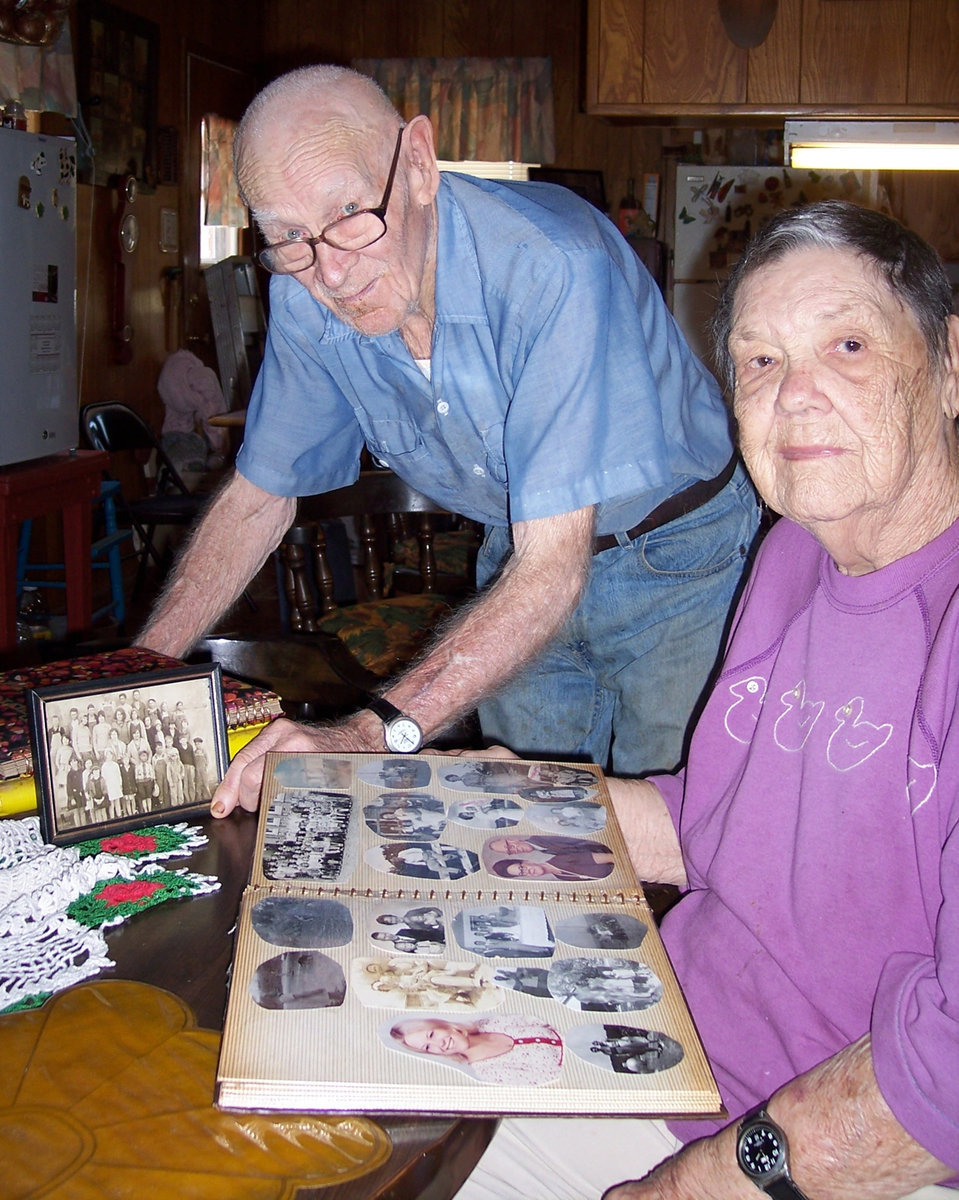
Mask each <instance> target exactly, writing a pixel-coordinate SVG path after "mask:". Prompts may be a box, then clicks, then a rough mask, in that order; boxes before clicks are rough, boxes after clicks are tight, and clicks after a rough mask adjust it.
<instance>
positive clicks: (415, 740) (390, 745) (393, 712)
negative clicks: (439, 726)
mask: <svg viewBox="0 0 959 1200" xmlns="http://www.w3.org/2000/svg"><path fill="white" fill-rule="evenodd" d="M366 707H367V708H368V709H369V710H370V712H375V713H376V715H377V716H378V717H379V718H380V720H381V721H382V722H383V741H384V742H385V743H386V748H387V750H390V751H392V753H393V754H415V753H416V751H417V750H419V748H420V747H421V746H422V745H423V730H422V729H420V727H419V725H418V724H417V723H416V722H415V721H414V720H413V718H412V717H408V716H407V715H406V713H404V712H400V710H399V709H398V708H397V707H396V705H395V704H390V702H389V700H384V699H383V697H382V696H370V697H368V699H367V701H366Z"/></svg>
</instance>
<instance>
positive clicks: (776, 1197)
mask: <svg viewBox="0 0 959 1200" xmlns="http://www.w3.org/2000/svg"><path fill="white" fill-rule="evenodd" d="M763 1191H764V1192H765V1193H766V1195H767V1196H772V1198H773V1200H808V1198H807V1196H806V1194H805V1192H802V1191H800V1190H799V1188H798V1187H796V1185H795V1184H794V1183H793V1181H792V1180H791V1179H777V1180H775V1181H774V1182H773V1183H767V1184H766V1185H765V1187H764V1188H763Z"/></svg>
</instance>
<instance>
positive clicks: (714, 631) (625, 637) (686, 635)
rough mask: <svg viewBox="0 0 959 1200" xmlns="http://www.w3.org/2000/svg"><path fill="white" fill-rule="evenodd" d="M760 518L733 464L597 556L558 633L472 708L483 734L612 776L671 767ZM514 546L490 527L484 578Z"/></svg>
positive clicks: (480, 568)
mask: <svg viewBox="0 0 959 1200" xmlns="http://www.w3.org/2000/svg"><path fill="white" fill-rule="evenodd" d="M758 524H759V506H758V504H757V501H756V496H755V493H754V491H753V488H752V484H751V483H750V482H749V479H748V477H747V476H746V473H745V471H744V470H743V468H742V466H738V467H737V469H736V472H735V474H734V475H733V477H732V479H731V480H730V482H729V483H728V484H727V485H726V487H725V488H724V489H723V490H722V491H721V492H720V493H719V495H718V496H714V497H713V499H712V500H710V501H709V502H708V503H706V504H704V505H702V507H700V508H697V509H695V510H694V511H693V512H691V513H688V514H687V515H686V516H684V517H679V518H677V519H676V520H674V521H670V522H669V524H668V525H664V526H662V527H661V528H660V529H654V530H653V531H652V532H651V533H647V534H645V535H643V536H641V537H639V538H637V539H636V540H635V541H634V542H630V543H629V544H628V545H626V546H615V547H613V548H612V549H609V550H604V551H602V553H600V554H596V555H594V556H593V562H592V570H591V572H590V577H589V581H588V582H587V585H586V591H585V593H584V594H583V596H582V598H581V599H580V602H579V605H578V606H577V608H576V611H575V612H574V613H573V615H572V617H571V618H570V620H569V621H568V622H567V624H566V625H565V627H564V628H563V629H562V631H561V632H560V634H559V635H558V636H557V637H556V639H555V640H554V641H553V642H551V643H550V645H549V646H548V647H547V648H546V650H545V651H544V652H543V653H542V654H541V655H540V656H539V658H537V659H535V660H534V661H533V662H532V663H531V664H530V666H529V667H527V668H526V669H525V670H524V671H522V672H521V673H520V674H519V675H516V676H515V677H513V678H512V679H511V680H509V681H508V682H507V683H506V684H505V685H504V687H503V688H501V689H500V690H499V691H498V692H497V693H496V694H495V695H494V696H491V697H490V698H489V699H488V700H485V701H484V702H483V703H482V704H481V705H480V706H479V716H480V724H481V727H482V731H483V737H484V740H485V741H486V742H487V743H499V744H502V745H505V746H508V747H509V748H510V749H512V750H514V751H516V753H518V754H522V755H524V756H526V757H531V758H560V759H566V758H569V759H585V760H587V761H589V762H596V763H599V765H600V766H602V767H604V768H606V769H611V770H612V771H613V772H615V774H617V775H641V774H648V773H650V772H653V771H669V770H672V769H673V768H674V767H676V766H678V764H679V762H680V760H681V758H682V756H683V751H684V747H685V738H686V733H687V729H688V727H689V726H690V724H691V721H690V717H691V715H693V713H694V710H695V709H696V708H697V701H698V700H699V698H700V696H701V694H702V692H703V690H704V688H705V685H706V683H707V680H708V678H709V676H710V674H711V672H712V669H713V667H714V666H715V664H716V660H717V657H718V652H719V649H720V642H721V640H722V637H723V633H724V630H725V627H726V622H727V618H728V616H729V613H730V608H731V606H732V603H733V599H734V597H735V595H736V593H737V589H738V587H739V584H740V581H741V579H742V576H743V574H744V571H745V568H746V565H747V561H748V558H747V556H748V555H749V552H750V549H751V547H752V543H753V541H754V539H755V535H756V530H757V527H758ZM509 549H510V546H509V530H507V529H502V528H489V529H488V530H487V536H486V540H485V542H484V544H483V546H482V548H481V550H480V554H479V559H478V562H477V578H478V582H479V584H480V586H482V585H483V584H485V583H486V582H487V581H488V580H489V579H490V577H491V576H492V575H493V574H494V573H495V571H496V568H497V567H498V565H499V564H500V562H501V561H502V560H503V558H504V557H505V556H506V555H507V554H508V553H509Z"/></svg>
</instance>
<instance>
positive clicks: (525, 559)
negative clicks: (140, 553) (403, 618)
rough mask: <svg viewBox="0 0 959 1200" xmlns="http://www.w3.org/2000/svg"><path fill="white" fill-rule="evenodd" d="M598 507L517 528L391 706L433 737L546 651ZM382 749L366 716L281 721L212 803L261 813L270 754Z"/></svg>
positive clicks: (574, 598) (578, 580) (583, 559)
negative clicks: (319, 722)
mask: <svg viewBox="0 0 959 1200" xmlns="http://www.w3.org/2000/svg"><path fill="white" fill-rule="evenodd" d="M592 553H593V510H592V508H582V509H579V510H577V511H576V512H572V513H565V514H563V515H561V516H556V517H544V518H542V519H541V520H536V521H526V522H523V523H521V524H517V525H514V526H513V554H512V556H511V557H510V559H509V560H508V562H507V563H506V565H505V567H504V568H503V570H502V572H501V573H500V575H499V576H498V577H497V578H496V580H495V581H494V582H493V583H492V584H491V585H490V586H489V587H487V588H486V589H485V590H484V591H483V593H482V594H481V595H480V596H479V597H478V598H477V599H476V600H475V601H473V602H472V603H471V604H468V605H465V606H464V607H463V608H461V609H459V610H458V611H457V613H456V614H455V615H454V617H453V618H452V620H451V622H450V623H449V625H448V626H447V627H446V629H445V630H444V631H443V633H442V635H441V636H440V638H439V640H438V641H437V642H436V643H435V645H434V646H433V647H432V649H431V650H430V651H429V652H428V653H427V654H426V655H425V656H424V657H423V658H422V659H421V660H420V661H419V662H418V663H417V664H415V665H414V666H413V667H411V668H410V670H408V671H407V672H406V673H405V674H404V675H402V676H400V678H399V679H398V680H397V681H396V682H395V683H394V684H393V685H392V686H391V687H390V688H389V690H388V691H387V692H386V693H385V695H386V696H387V697H388V698H389V700H390V701H391V702H392V703H393V704H395V705H396V706H397V708H400V709H402V710H403V712H406V713H409V715H410V716H411V717H414V718H415V719H416V721H418V722H419V724H420V726H421V727H422V729H423V732H424V735H425V736H426V737H427V738H430V737H433V736H435V735H436V734H437V733H439V732H440V731H441V730H443V729H444V728H446V727H447V726H448V725H451V724H452V723H453V722H454V721H455V720H456V719H457V718H458V717H459V716H461V715H462V714H463V713H466V712H468V711H469V710H470V709H471V708H473V707H474V706H475V705H476V703H477V702H478V701H479V700H480V699H481V698H482V697H483V696H485V695H488V694H489V693H490V692H492V691H493V690H494V689H495V688H497V687H498V686H500V685H501V684H502V683H504V682H505V680H506V679H507V678H508V677H509V676H510V675H512V674H514V673H515V672H516V671H517V670H519V669H520V668H521V667H523V666H524V665H525V664H526V663H528V662H529V661H530V660H531V659H533V658H535V656H536V655H537V654H538V653H539V652H540V651H541V650H542V649H543V648H544V647H545V646H546V644H547V643H548V642H549V641H550V639H551V638H553V637H554V636H555V635H556V633H558V631H559V630H560V629H561V628H562V626H563V624H564V623H565V622H566V620H567V618H568V617H569V616H570V614H571V613H572V612H573V610H574V609H575V607H576V605H577V603H578V602H579V598H580V596H581V595H582V592H583V588H584V586H585V584H586V580H587V578H588V576H589V570H590V563H591V561H592ZM382 749H383V725H382V722H381V721H380V719H379V717H377V716H375V715H374V714H372V713H370V712H366V711H364V712H360V713H357V714H356V715H355V716H353V717H350V718H349V719H348V720H346V721H344V722H342V723H341V724H339V725H336V726H330V727H328V728H322V729H306V728H304V727H302V726H298V725H294V724H293V723H292V722H290V721H282V720H280V721H274V722H272V723H271V724H270V725H269V726H267V728H266V729H265V730H264V731H263V732H262V733H261V734H260V735H259V737H257V738H255V739H254V740H253V741H252V742H250V743H249V745H248V746H244V748H243V749H242V750H241V751H240V752H239V753H238V754H237V755H236V757H235V758H234V760H233V763H232V764H231V767H230V770H229V771H228V773H227V775H226V778H225V779H224V780H223V783H222V784H221V785H220V787H219V788H218V789H217V792H216V795H215V797H214V800H213V813H214V815H215V816H220V817H222V816H226V814H227V813H228V812H230V811H232V809H233V808H235V807H236V805H237V803H240V804H241V805H242V806H243V807H244V808H249V809H254V808H256V805H257V801H258V795H259V788H260V781H261V779H262V777H263V762H262V756H263V754H265V753H266V751H267V750H287V751H301V750H324V751H326V750H341V751H342V750H346V751H375V750H382Z"/></svg>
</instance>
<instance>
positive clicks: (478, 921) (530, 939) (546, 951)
mask: <svg viewBox="0 0 959 1200" xmlns="http://www.w3.org/2000/svg"><path fill="white" fill-rule="evenodd" d="M453 934H454V936H455V938H456V941H457V943H458V944H459V945H460V946H462V947H463V949H464V950H469V951H471V952H472V953H473V954H482V955H483V957H484V958H549V956H550V955H551V954H552V953H553V947H554V946H555V944H556V943H555V939H554V937H553V931H552V930H551V929H550V927H549V921H547V919H546V913H545V912H543V910H542V909H541V908H538V907H537V906H536V905H535V904H484V905H477V906H475V907H471V908H464V909H463V910H462V911H461V912H458V913H457V914H456V915H455V916H454V917H453Z"/></svg>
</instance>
